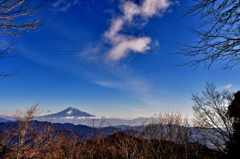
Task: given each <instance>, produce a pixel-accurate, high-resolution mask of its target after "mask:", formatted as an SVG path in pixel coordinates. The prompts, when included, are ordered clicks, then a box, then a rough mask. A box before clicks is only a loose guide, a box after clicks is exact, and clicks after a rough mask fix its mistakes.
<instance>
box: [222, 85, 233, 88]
mask: <svg viewBox="0 0 240 159" xmlns="http://www.w3.org/2000/svg"><path fill="white" fill-rule="evenodd" d="M230 87H232V84H228V85H226V86H223V87H221V89H228V88H230Z"/></svg>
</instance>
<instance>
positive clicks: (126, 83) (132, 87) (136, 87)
mask: <svg viewBox="0 0 240 159" xmlns="http://www.w3.org/2000/svg"><path fill="white" fill-rule="evenodd" d="M95 84H98V85H100V86H103V87H108V88H115V89H121V90H127V91H133V92H136V93H138V94H142V95H147V94H148V92H149V91H150V87H151V86H150V84H149V83H148V82H146V81H143V80H140V79H139V80H137V79H133V78H131V77H128V78H125V79H121V78H119V80H118V81H97V82H95Z"/></svg>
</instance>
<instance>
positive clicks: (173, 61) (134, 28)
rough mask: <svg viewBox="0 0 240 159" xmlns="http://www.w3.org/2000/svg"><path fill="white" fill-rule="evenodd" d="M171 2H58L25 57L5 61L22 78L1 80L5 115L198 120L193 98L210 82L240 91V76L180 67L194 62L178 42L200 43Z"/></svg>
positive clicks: (26, 43) (24, 39)
mask: <svg viewBox="0 0 240 159" xmlns="http://www.w3.org/2000/svg"><path fill="white" fill-rule="evenodd" d="M180 3H181V1H180V2H173V1H170V0H141V1H137V0H135V1H127V0H106V1H101V0H92V1H84V0H75V1H67V0H52V1H49V2H48V4H47V7H46V8H45V9H43V10H42V19H43V20H44V21H45V24H44V26H43V27H41V29H39V30H38V31H30V32H28V33H25V34H23V35H22V36H21V37H20V38H18V42H17V44H16V46H17V47H18V52H21V54H20V55H18V56H16V57H14V58H9V59H4V60H1V61H0V69H1V70H7V71H11V70H16V69H17V68H18V67H19V72H18V74H17V75H15V76H14V77H10V78H4V79H1V80H0V87H1V89H0V101H1V102H0V108H1V109H0V110H1V111H0V114H6V115H11V114H12V113H14V111H15V110H16V109H24V108H25V107H29V106H31V105H34V104H37V103H39V108H40V109H41V110H42V114H48V113H55V112H58V111H61V110H63V109H65V108H67V107H76V108H78V109H80V110H82V111H85V112H88V113H90V114H93V115H97V116H107V117H123V118H126V117H140V116H152V115H154V114H155V113H158V112H161V111H167V110H168V109H174V110H180V112H181V113H182V114H183V116H185V115H188V117H189V118H192V115H193V114H192V108H191V107H192V105H193V102H192V101H191V92H193V93H198V92H199V93H200V91H201V90H202V89H204V87H205V83H206V82H207V81H210V82H211V81H213V82H214V83H215V84H216V85H217V88H218V89H219V90H221V89H223V88H228V89H229V90H230V91H237V90H238V89H239V69H238V68H237V67H236V68H233V69H231V70H221V68H222V66H221V64H218V63H215V64H214V65H213V66H212V67H211V68H210V69H209V70H207V69H202V68H203V65H200V66H199V67H198V68H197V69H196V70H194V71H193V69H194V68H191V67H187V66H182V67H176V66H173V65H178V64H182V63H184V62H187V61H189V60H191V59H190V58H187V57H184V56H182V55H172V54H170V53H174V52H177V50H176V49H175V48H174V47H173V46H172V44H173V43H172V42H171V41H173V42H180V43H188V42H191V41H194V40H195V39H196V37H195V35H193V34H192V33H190V32H189V31H188V30H187V28H186V26H188V27H195V28H197V27H199V20H198V18H197V17H191V18H183V19H181V20H179V18H180V16H179V15H178V14H177V13H179V12H180V11H181V10H182V9H183V8H182V7H181V5H179V4H180Z"/></svg>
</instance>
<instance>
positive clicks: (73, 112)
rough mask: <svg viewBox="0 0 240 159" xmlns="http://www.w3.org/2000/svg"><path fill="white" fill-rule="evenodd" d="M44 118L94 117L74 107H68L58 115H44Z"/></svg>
mask: <svg viewBox="0 0 240 159" xmlns="http://www.w3.org/2000/svg"><path fill="white" fill-rule="evenodd" d="M44 117H52V118H53V117H54V118H64V117H74V118H75V117H95V116H94V115H91V114H88V113H86V112H82V111H80V110H78V109H76V108H74V107H69V108H67V109H65V110H63V111H61V112H59V113H55V114H49V115H45V116H44Z"/></svg>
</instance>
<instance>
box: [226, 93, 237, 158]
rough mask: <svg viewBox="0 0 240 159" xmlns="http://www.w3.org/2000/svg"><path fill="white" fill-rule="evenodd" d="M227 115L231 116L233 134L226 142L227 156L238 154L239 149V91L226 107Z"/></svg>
mask: <svg viewBox="0 0 240 159" xmlns="http://www.w3.org/2000/svg"><path fill="white" fill-rule="evenodd" d="M228 115H229V116H230V117H232V118H233V120H234V123H233V134H232V136H231V138H230V141H229V142H227V158H235V157H236V156H239V150H240V91H238V92H237V93H235V94H234V100H233V101H232V103H231V104H230V105H229V107H228Z"/></svg>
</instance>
